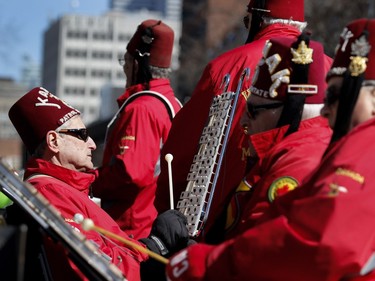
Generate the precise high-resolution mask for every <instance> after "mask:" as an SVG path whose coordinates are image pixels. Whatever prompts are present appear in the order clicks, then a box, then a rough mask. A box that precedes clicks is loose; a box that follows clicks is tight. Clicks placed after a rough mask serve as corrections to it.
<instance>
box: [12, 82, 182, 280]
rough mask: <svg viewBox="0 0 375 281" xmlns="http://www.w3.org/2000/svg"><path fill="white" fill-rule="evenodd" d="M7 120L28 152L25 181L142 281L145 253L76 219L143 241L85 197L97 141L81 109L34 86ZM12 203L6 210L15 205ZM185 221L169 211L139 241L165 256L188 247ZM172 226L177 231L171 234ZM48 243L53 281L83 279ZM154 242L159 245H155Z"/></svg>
mask: <svg viewBox="0 0 375 281" xmlns="http://www.w3.org/2000/svg"><path fill="white" fill-rule="evenodd" d="M9 118H10V120H11V121H12V123H13V125H14V127H15V128H16V130H17V132H18V133H19V135H20V137H21V139H22V141H23V143H24V144H25V146H26V148H27V150H28V152H29V153H30V155H32V157H31V158H30V159H29V161H28V163H27V164H26V168H25V173H24V178H25V181H27V182H29V183H31V184H32V185H33V186H34V187H35V188H36V189H37V191H38V192H39V193H40V194H42V195H43V196H44V197H45V198H46V199H47V200H48V202H49V203H50V204H51V205H52V206H54V207H55V208H56V209H57V210H58V211H59V212H60V214H61V216H62V217H63V218H64V220H65V221H66V223H67V224H69V225H71V226H72V228H73V229H75V230H76V231H79V232H81V233H82V234H83V235H85V236H86V238H87V240H89V241H91V242H93V244H94V245H96V247H97V248H98V251H99V252H100V253H102V254H103V256H106V257H107V258H108V261H109V262H112V263H113V264H115V265H116V266H117V267H118V268H119V269H120V270H121V271H122V272H123V274H124V276H126V277H127V278H128V280H140V263H141V262H142V261H145V262H144V263H142V264H146V265H147V263H148V261H149V259H148V256H147V255H146V254H144V253H142V252H139V251H138V250H134V249H132V248H128V247H124V246H123V245H121V243H120V242H118V241H116V240H113V239H110V238H105V237H103V236H101V235H100V234H99V233H97V232H95V231H85V230H83V229H82V226H81V225H80V224H79V223H77V222H75V220H74V216H75V215H76V214H77V213H78V214H82V215H83V217H84V218H89V219H92V220H93V222H94V224H95V225H97V226H99V227H101V228H104V229H106V230H108V231H110V232H112V233H114V234H117V235H119V236H121V237H123V238H125V239H128V240H132V241H133V242H134V243H137V244H139V245H140V246H142V245H143V244H141V243H140V242H137V241H136V240H133V239H131V238H130V237H129V235H127V233H125V232H123V231H121V229H120V228H119V226H118V224H117V223H116V222H115V221H114V220H113V219H112V218H111V217H110V216H109V215H108V214H107V213H106V212H105V211H103V209H101V208H100V207H99V206H98V205H97V204H96V203H94V202H93V201H92V200H90V198H89V190H90V185H91V183H92V182H93V181H94V179H95V176H96V173H95V171H94V170H93V163H92V151H93V150H95V149H96V145H95V143H94V141H93V140H92V139H91V138H90V136H89V134H88V132H87V129H86V127H85V125H84V124H83V122H82V119H81V117H80V112H79V111H78V110H77V109H75V108H73V107H71V106H69V105H67V104H66V103H65V102H64V101H62V100H60V99H59V98H57V97H56V96H54V95H53V94H51V93H50V92H49V91H48V90H46V89H44V88H41V87H38V88H34V89H33V90H31V91H30V92H28V93H26V94H25V95H24V96H23V97H21V99H19V100H18V101H17V102H16V103H15V104H14V105H13V106H12V107H11V109H10V110H9ZM15 203H16V202H15ZM15 203H14V204H13V205H12V206H10V207H9V208H15V207H17V204H15ZM8 211H9V212H8ZM17 214H20V213H17V212H15V211H14V210H13V209H12V211H11V210H7V219H9V222H11V223H13V222H15V221H17V219H18V218H17V217H14V216H16V215H17ZM165 221H168V223H169V225H170V227H169V228H168V229H165V228H164V227H163V226H164V224H165ZM21 223H24V222H21ZM184 224H186V219H184V218H183V217H182V215H181V216H180V217H179V216H177V215H174V214H172V213H171V211H168V212H166V213H164V214H161V215H160V216H159V217H158V218H157V219H156V220H155V222H154V224H153V230H152V235H151V236H150V237H149V238H143V239H142V242H143V243H144V244H146V245H147V247H148V248H149V249H151V250H153V251H155V252H157V253H159V254H163V255H166V256H167V255H168V254H171V253H173V251H176V250H177V249H178V248H180V249H181V247H182V246H183V244H184V243H185V246H186V245H187V239H188V233H187V229H186V226H185V225H184ZM172 229H174V230H176V231H172V232H173V233H172V232H170V231H171V230H172ZM146 237H147V236H146ZM49 238H50V237H49ZM53 238H54V239H56V237H53ZM184 241H185V242H184ZM160 242H161V243H162V244H160ZM31 243H36V241H31ZM46 243H47V244H46V247H45V249H46V252H47V259H48V264H49V267H50V269H51V272H52V279H53V280H87V278H86V277H85V276H84V275H83V274H82V272H81V271H80V270H78V268H77V267H76V265H75V264H74V263H73V262H71V261H70V260H68V259H67V257H66V256H65V254H64V255H63V257H61V255H60V254H59V253H60V252H61V251H60V250H61V247H60V248H58V247H59V246H61V244H59V243H57V241H56V240H53V239H47V240H46ZM158 245H162V247H159V248H158ZM31 246H32V245H31ZM77 246H79V245H77ZM143 246H144V245H143ZM58 249H60V250H58ZM168 252H169V253H168ZM35 259H37V257H35ZM26 262H29V261H28V260H27V261H26ZM30 262H33V261H30ZM64 266H66V267H64ZM31 271H32V272H27V274H26V275H27V276H26V278H27V279H26V280H30V279H29V278H31V279H32V280H34V279H35V271H36V269H35V268H31ZM33 278H34V279H33Z"/></svg>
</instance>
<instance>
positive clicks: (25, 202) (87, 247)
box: [0, 161, 127, 281]
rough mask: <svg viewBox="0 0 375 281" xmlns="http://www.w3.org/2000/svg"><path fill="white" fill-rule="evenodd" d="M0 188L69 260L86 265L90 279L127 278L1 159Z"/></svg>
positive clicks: (123, 280)
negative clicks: (54, 238)
mask: <svg viewBox="0 0 375 281" xmlns="http://www.w3.org/2000/svg"><path fill="white" fill-rule="evenodd" d="M0 190H1V191H2V192H3V193H4V194H5V195H6V196H8V197H9V198H10V199H11V200H13V202H15V203H16V204H18V205H19V206H20V207H21V208H22V209H23V210H24V211H26V212H27V213H28V214H29V215H31V216H32V218H33V219H35V221H36V222H37V223H38V224H39V225H40V227H42V228H43V229H44V230H45V231H46V232H47V233H48V234H52V235H53V236H54V237H58V239H59V241H60V242H61V243H62V244H63V245H64V247H65V248H66V249H67V250H68V251H69V253H70V256H71V257H72V260H73V261H74V260H75V259H76V260H77V259H79V262H78V264H82V265H84V266H85V269H86V270H85V272H88V273H89V274H90V276H88V277H89V278H90V280H121V281H125V280H127V279H126V278H124V276H123V274H122V272H121V271H120V269H119V268H117V267H116V266H115V265H114V264H112V263H110V262H109V261H108V260H107V258H105V257H104V255H103V254H104V253H102V252H101V251H100V250H99V249H98V247H97V246H95V245H93V244H92V243H91V241H89V240H87V239H86V238H85V236H84V235H82V234H81V233H79V232H77V231H75V230H74V229H73V228H72V227H71V226H70V225H68V224H67V223H66V222H65V221H64V220H63V218H62V217H61V215H60V213H59V212H58V211H57V209H56V208H54V207H53V206H52V205H51V204H50V203H49V202H48V200H46V198H44V197H43V196H42V195H41V194H39V193H38V191H37V190H36V189H35V188H34V187H33V186H32V185H31V184H29V183H27V182H23V181H22V180H21V179H20V178H19V177H18V176H17V175H16V174H15V173H14V172H12V171H11V170H10V169H9V168H8V167H6V166H5V164H4V163H3V162H2V161H0Z"/></svg>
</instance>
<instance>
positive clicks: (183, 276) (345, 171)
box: [167, 118, 375, 281]
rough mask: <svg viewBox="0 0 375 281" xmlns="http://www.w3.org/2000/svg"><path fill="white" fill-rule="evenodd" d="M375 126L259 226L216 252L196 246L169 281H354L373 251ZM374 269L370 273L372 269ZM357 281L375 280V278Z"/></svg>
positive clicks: (343, 146)
mask: <svg viewBox="0 0 375 281" xmlns="http://www.w3.org/2000/svg"><path fill="white" fill-rule="evenodd" d="M374 132H375V119H374V118H373V119H372V120H369V121H367V122H365V123H363V124H361V125H359V126H357V127H356V128H354V129H353V130H352V131H351V132H350V133H349V134H347V135H346V136H345V137H343V138H342V139H341V140H340V141H339V142H338V143H337V144H336V145H335V146H333V147H331V148H330V150H329V152H328V153H327V154H326V155H325V156H324V157H323V160H322V162H321V165H320V166H319V167H318V168H317V169H316V171H315V172H314V173H313V174H312V175H311V176H310V177H309V179H308V180H307V181H306V182H304V183H303V184H302V187H301V188H298V189H296V190H294V191H292V192H289V193H288V194H286V195H285V196H282V197H280V198H279V199H278V200H275V202H274V204H272V205H271V207H270V209H269V210H268V211H267V212H266V213H265V215H264V216H263V217H262V218H261V220H262V222H259V224H258V225H257V226H255V227H253V228H250V229H248V230H247V231H246V232H244V233H243V234H241V235H240V236H237V237H236V238H235V239H232V240H229V241H226V242H225V243H223V244H221V245H219V246H209V245H204V244H197V245H193V246H191V247H189V248H187V250H185V251H184V252H182V253H180V257H181V256H185V258H183V259H182V260H181V259H180V260H176V259H172V260H171V261H170V263H169V265H168V266H167V271H168V272H169V276H170V280H219V279H220V280H260V281H262V280H267V281H271V280H277V281H279V280H292V281H294V280H304V281H316V280H319V281H338V280H352V279H351V278H349V277H354V276H355V275H356V274H358V273H359V272H361V270H364V273H365V272H366V270H365V268H366V267H365V265H366V264H367V262H369V260H370V258H371V257H373V256H374V251H375V224H374V217H375V204H374V198H375V188H374V186H373V181H372V180H371V179H373V178H374V168H373V166H372V163H373V161H374V159H375V149H374V145H373V143H374V139H375V138H374V137H375V134H374ZM372 266H374V265H373V264H372ZM371 274H372V275H370V276H367V277H366V278H357V279H354V280H375V274H374V273H373V272H372V273H371Z"/></svg>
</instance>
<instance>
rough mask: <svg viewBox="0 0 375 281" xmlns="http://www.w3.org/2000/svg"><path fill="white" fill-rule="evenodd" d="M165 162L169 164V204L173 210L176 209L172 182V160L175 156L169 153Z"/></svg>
mask: <svg viewBox="0 0 375 281" xmlns="http://www.w3.org/2000/svg"><path fill="white" fill-rule="evenodd" d="M165 160H166V161H167V163H168V179H169V202H170V205H171V210H173V209H174V202H173V181H172V160H173V155H172V154H170V153H168V154H166V155H165Z"/></svg>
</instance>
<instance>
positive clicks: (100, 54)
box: [91, 51, 112, 60]
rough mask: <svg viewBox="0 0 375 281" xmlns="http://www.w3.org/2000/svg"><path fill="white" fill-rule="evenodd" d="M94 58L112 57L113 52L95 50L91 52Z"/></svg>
mask: <svg viewBox="0 0 375 281" xmlns="http://www.w3.org/2000/svg"><path fill="white" fill-rule="evenodd" d="M91 56H92V58H94V59H106V60H107V59H112V52H104V51H93V52H92V54H91Z"/></svg>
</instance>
